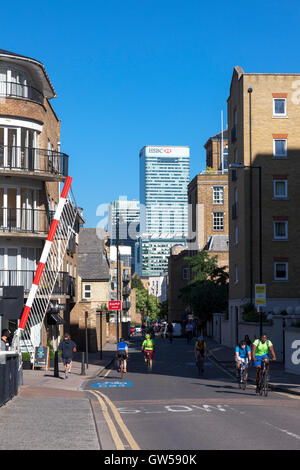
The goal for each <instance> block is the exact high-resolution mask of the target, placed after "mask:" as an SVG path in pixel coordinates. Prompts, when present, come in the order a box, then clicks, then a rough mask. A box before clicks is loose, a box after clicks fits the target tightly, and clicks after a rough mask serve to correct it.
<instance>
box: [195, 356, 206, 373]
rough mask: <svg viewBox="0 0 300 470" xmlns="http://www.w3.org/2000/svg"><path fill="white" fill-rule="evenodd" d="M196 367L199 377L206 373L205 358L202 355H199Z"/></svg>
mask: <svg viewBox="0 0 300 470" xmlns="http://www.w3.org/2000/svg"><path fill="white" fill-rule="evenodd" d="M196 366H197V368H198V373H199V375H201V374H203V373H204V356H202V355H201V354H198V355H197V360H196Z"/></svg>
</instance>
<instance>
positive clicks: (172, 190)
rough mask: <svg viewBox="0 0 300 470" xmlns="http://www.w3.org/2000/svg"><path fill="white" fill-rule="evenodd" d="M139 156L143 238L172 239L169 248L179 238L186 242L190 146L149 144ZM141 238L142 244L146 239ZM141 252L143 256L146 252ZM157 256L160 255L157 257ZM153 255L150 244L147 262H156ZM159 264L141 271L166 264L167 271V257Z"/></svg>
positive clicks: (149, 270)
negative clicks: (150, 251)
mask: <svg viewBox="0 0 300 470" xmlns="http://www.w3.org/2000/svg"><path fill="white" fill-rule="evenodd" d="M139 157H140V203H141V213H140V233H141V238H142V239H143V238H144V239H147V240H149V237H150V238H155V240H156V243H157V240H159V239H160V240H162V242H163V240H168V243H167V245H166V244H165V243H164V246H168V249H169V247H170V248H171V246H172V245H174V244H178V241H179V240H182V244H185V241H186V238H187V233H188V191H187V187H188V184H189V181H190V148H189V147H186V146H161V145H146V146H145V147H143V148H142V149H141V151H140V154H139ZM140 241H141V247H142V245H143V243H142V240H140ZM173 241H174V243H173ZM140 254H141V256H142V255H143V253H142V252H141V253H140ZM166 254H168V255H169V253H165V255H166ZM149 255H150V256H149ZM156 257H157V255H156V256H154V258H156ZM152 258H153V257H152V256H151V253H149V247H148V248H147V259H148V260H149V262H148V263H147V264H149V263H151V262H152V261H154V259H152ZM164 258H165V256H164ZM151 259H152V261H151ZM141 261H142V260H141ZM157 261H158V260H157ZM156 264H157V269H156V268H154V266H152V268H153V269H152V268H151V269H150V268H149V269H146V271H147V272H145V269H144V268H143V269H142V271H143V272H140V274H142V275H155V274H158V271H161V268H162V267H164V269H165V270H167V257H166V262H164V263H163V265H164V266H162V265H161V263H156ZM143 265H144V263H143Z"/></svg>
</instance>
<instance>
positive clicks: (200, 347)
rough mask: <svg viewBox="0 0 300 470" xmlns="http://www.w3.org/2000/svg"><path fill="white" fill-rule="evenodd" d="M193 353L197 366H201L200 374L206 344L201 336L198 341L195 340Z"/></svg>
mask: <svg viewBox="0 0 300 470" xmlns="http://www.w3.org/2000/svg"><path fill="white" fill-rule="evenodd" d="M194 353H195V360H196V364H198V362H199V363H200V364H201V372H202V373H203V372H204V368H203V365H204V358H205V356H206V342H205V341H204V338H203V336H199V337H198V339H197V340H196V343H195V348H194ZM199 373H200V369H199Z"/></svg>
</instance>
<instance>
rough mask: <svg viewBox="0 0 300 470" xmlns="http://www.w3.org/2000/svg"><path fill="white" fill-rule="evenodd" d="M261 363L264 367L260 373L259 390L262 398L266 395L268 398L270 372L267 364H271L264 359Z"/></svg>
mask: <svg viewBox="0 0 300 470" xmlns="http://www.w3.org/2000/svg"><path fill="white" fill-rule="evenodd" d="M261 362H262V367H261V369H260V372H259V382H258V389H259V394H260V396H262V395H264V396H265V397H267V396H268V392H269V370H268V369H267V367H266V363H267V362H269V359H268V358H263V359H262V361H261Z"/></svg>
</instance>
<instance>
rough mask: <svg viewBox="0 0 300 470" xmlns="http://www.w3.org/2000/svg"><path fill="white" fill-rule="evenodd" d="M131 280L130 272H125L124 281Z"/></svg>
mask: <svg viewBox="0 0 300 470" xmlns="http://www.w3.org/2000/svg"><path fill="white" fill-rule="evenodd" d="M129 281H130V276H129V274H123V282H129Z"/></svg>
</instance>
